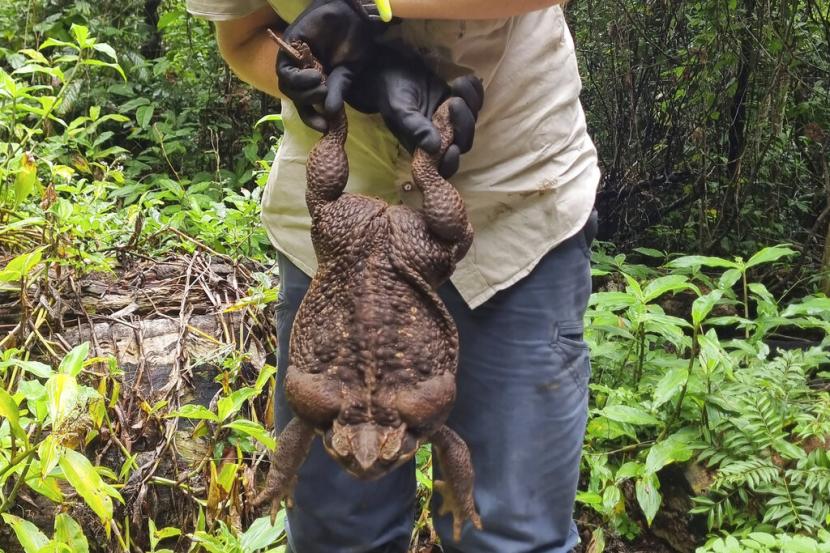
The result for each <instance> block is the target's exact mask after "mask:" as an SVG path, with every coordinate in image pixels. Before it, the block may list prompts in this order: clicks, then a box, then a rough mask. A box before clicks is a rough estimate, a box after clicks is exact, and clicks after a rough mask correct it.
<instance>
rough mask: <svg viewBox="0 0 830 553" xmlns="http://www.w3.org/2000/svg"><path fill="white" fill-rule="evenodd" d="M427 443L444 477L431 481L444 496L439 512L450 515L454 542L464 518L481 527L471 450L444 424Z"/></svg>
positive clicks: (459, 535) (459, 533) (459, 536)
mask: <svg viewBox="0 0 830 553" xmlns="http://www.w3.org/2000/svg"><path fill="white" fill-rule="evenodd" d="M430 442H432V445H433V447H435V453H436V455H437V457H438V465H439V466H440V467H441V476H442V477H443V478H444V480H436V481H435V484H434V486H435V489H437V490H438V491H439V492H440V493H441V497H442V498H443V503H442V504H441V509H440V511H439V514H441V515H444V514H447V513H451V514H452V537H453V540H455V541H456V542H457V541H458V540H460V539H461V527H462V526H463V525H464V521H465V520H469V521H470V522H472V523H473V526H475V527H476V528H478V529H479V530H481V518H479V516H478V513H477V512H476V506H475V502H474V501H473V480H474V477H475V475H474V472H473V464H472V461H471V460H470V450H469V448H467V444H465V443H464V440H462V439H461V437H460V436H459V435H458V434H456V433H455V432H453V431H452V430H451V429H450V428H449V427H447V426H442V427H441V428H439V429H438V431H437V432H436V433H435V434H433V435H432V437H431V438H430Z"/></svg>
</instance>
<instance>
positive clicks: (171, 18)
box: [156, 11, 182, 31]
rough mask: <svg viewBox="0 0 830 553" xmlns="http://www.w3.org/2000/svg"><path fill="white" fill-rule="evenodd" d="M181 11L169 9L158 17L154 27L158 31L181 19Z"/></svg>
mask: <svg viewBox="0 0 830 553" xmlns="http://www.w3.org/2000/svg"><path fill="white" fill-rule="evenodd" d="M181 17H182V16H181V13H179V12H178V11H169V12H166V13H164V14H163V15H162V16H161V17H159V21H158V23H156V28H158V30H159V31H161V30H163V29H164V28H166V27H167V26H168V25H170V24H171V23H176V22H177V21H179V20H181Z"/></svg>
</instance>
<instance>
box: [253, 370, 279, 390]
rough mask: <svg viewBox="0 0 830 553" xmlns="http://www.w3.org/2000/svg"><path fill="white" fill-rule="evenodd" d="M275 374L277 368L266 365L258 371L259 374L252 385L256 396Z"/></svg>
mask: <svg viewBox="0 0 830 553" xmlns="http://www.w3.org/2000/svg"><path fill="white" fill-rule="evenodd" d="M276 373H277V368H276V367H275V366H273V365H268V364H265V365H263V367H262V369H260V371H259V374H258V375H257V377H256V383H254V389H255V390H256V391H257V394H259V393H260V392H262V389H263V388H264V387H265V384H266V383H267V382H268V380H269V379H270V378H271V377H272V376H274V375H275V374H276Z"/></svg>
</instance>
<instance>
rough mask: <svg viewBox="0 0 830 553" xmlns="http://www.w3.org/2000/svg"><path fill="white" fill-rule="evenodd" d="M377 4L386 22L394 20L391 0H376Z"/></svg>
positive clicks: (381, 16)
mask: <svg viewBox="0 0 830 553" xmlns="http://www.w3.org/2000/svg"><path fill="white" fill-rule="evenodd" d="M375 5H376V6H377V7H378V14H380V19H381V21H383V22H384V23H389V22H390V21H392V5H391V4H390V3H389V0H375Z"/></svg>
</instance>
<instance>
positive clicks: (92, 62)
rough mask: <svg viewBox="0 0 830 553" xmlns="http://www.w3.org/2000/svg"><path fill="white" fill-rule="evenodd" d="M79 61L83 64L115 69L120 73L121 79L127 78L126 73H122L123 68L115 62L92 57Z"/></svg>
mask: <svg viewBox="0 0 830 553" xmlns="http://www.w3.org/2000/svg"><path fill="white" fill-rule="evenodd" d="M81 63H83V64H84V65H92V66H95V67H109V68H110V69H115V70H116V71H117V72H118V74H119V75H121V78H122V79H124V80H125V81H126V80H127V75H126V74H125V73H124V70H123V69H122V68H121V66H120V65H118V64H117V63H108V62H105V61H101V60H96V59H93V58H88V59H84V60H82V61H81Z"/></svg>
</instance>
